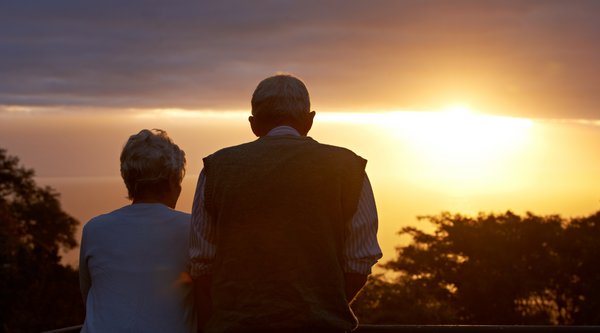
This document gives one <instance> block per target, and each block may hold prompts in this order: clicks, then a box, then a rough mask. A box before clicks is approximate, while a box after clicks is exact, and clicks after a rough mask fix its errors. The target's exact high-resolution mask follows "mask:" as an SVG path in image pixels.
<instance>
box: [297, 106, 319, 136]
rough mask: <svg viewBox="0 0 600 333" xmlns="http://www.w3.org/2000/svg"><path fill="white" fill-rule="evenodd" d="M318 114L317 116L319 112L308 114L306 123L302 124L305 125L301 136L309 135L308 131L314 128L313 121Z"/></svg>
mask: <svg viewBox="0 0 600 333" xmlns="http://www.w3.org/2000/svg"><path fill="white" fill-rule="evenodd" d="M316 114H317V112H315V111H310V113H309V114H308V117H307V118H306V120H304V123H303V124H302V125H303V126H302V132H301V133H300V135H302V136H307V135H308V131H310V129H311V128H312V125H313V120H314V119H315V115H316Z"/></svg>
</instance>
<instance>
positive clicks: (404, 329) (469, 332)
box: [43, 325, 600, 333]
mask: <svg viewBox="0 0 600 333" xmlns="http://www.w3.org/2000/svg"><path fill="white" fill-rule="evenodd" d="M82 327H83V325H79V326H72V327H66V328H61V329H58V330H53V331H47V332H43V333H79V332H80V331H81V328H82ZM353 332H357V333H382V332H388V333H392V332H397V333H500V332H502V333H538V332H539V333H567V332H573V333H582V332H600V326H497V325H485V326H472V325H447V326H442V325H439V326H438V325H360V326H358V328H357V329H356V330H354V331H353Z"/></svg>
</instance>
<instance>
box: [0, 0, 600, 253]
mask: <svg viewBox="0 0 600 333" xmlns="http://www.w3.org/2000/svg"><path fill="white" fill-rule="evenodd" d="M598 59H600V2H598V1H595V0H570V1H553V0H543V1H541V0H540V1H538V0H502V1H496V0H486V1H477V0H472V1H465V0H451V1H448V0H419V1H403V0H395V1H377V0H373V1H310V0H305V1H252V2H250V1H196V2H185V3H184V2H182V3H173V2H167V1H126V2H125V1H112V0H109V1H103V2H81V1H74V0H68V1H65V0H53V1H28V2H22V1H21V2H16V1H12V2H0V148H3V149H7V150H8V154H9V155H15V156H18V157H19V158H20V159H21V162H22V163H23V164H24V165H25V166H26V167H29V168H33V169H35V171H36V175H37V177H36V179H37V182H38V183H39V184H40V185H49V186H52V187H53V188H55V189H56V190H57V191H58V192H60V193H61V202H62V203H63V208H64V209H65V210H66V211H67V212H68V213H70V214H72V215H73V216H74V217H76V218H77V219H78V220H80V221H81V223H82V225H83V224H84V223H85V222H87V221H88V220H89V219H90V218H91V217H93V216H96V215H98V214H102V213H106V212H109V211H111V210H113V209H116V208H119V207H120V206H122V205H125V204H128V201H127V200H126V199H125V195H126V193H125V188H124V186H123V184H122V181H121V180H120V178H119V171H118V156H119V154H120V150H121V148H122V145H123V143H124V142H125V140H126V139H127V137H128V136H129V135H131V134H134V133H137V132H138V131H139V130H141V129H142V128H161V129H164V130H166V131H167V132H168V133H169V135H171V137H172V138H173V139H174V140H175V142H176V143H177V144H179V145H180V146H181V147H182V149H184V150H185V151H186V153H187V158H188V175H187V177H186V179H185V180H184V186H183V193H182V196H181V199H180V201H179V204H178V208H179V209H181V210H183V211H188V212H189V211H190V210H191V201H192V199H193V193H194V187H195V181H196V179H197V175H198V174H199V173H200V170H201V169H202V160H201V159H202V157H204V156H206V155H208V154H210V153H212V152H214V151H215V150H218V149H220V148H223V147H227V146H231V145H235V144H239V143H243V142H248V141H251V140H253V139H254V136H253V135H252V133H251V132H250V129H249V126H248V123H247V117H248V115H249V110H250V98H251V95H252V92H253V90H254V88H255V87H256V85H257V84H258V83H259V82H260V80H262V79H263V78H265V77H267V76H269V75H272V74H275V73H276V72H278V71H281V72H288V73H291V74H294V75H297V76H298V77H300V78H301V79H303V80H304V82H305V83H306V84H307V87H308V89H309V91H310V95H311V101H312V109H313V110H316V112H317V116H316V118H315V125H314V128H313V130H312V131H311V133H310V135H311V136H313V137H314V138H315V139H317V140H318V141H320V142H324V143H329V144H336V145H340V146H344V147H348V148H350V149H352V150H353V151H355V152H357V153H358V154H359V155H361V156H363V157H365V158H367V159H368V160H369V163H368V166H367V173H368V175H369V177H370V179H371V182H372V184H373V188H374V192H375V198H376V202H377V205H378V211H379V217H380V222H379V228H380V229H379V230H380V231H379V239H380V242H381V245H382V248H383V250H384V260H383V261H384V262H385V261H386V260H389V259H392V258H393V257H394V253H395V250H394V247H395V246H397V245H399V244H405V243H406V242H408V240H407V239H406V238H402V237H398V236H397V231H399V230H400V228H401V227H403V226H407V225H416V226H418V227H420V228H430V229H431V226H426V225H423V224H422V222H417V220H416V216H417V215H427V214H436V213H439V212H440V211H443V210H447V211H451V212H459V213H465V214H477V213H478V212H481V211H483V212H497V213H499V212H503V211H506V210H508V209H510V210H513V211H515V212H516V213H520V214H522V213H524V212H526V211H532V212H534V213H537V214H561V215H563V216H565V217H568V216H582V215H586V214H589V213H592V212H595V211H597V210H598V209H600V201H599V200H600V187H599V186H598V184H599V182H600V157H597V156H598V155H600V154H598V153H597V150H598V142H600V141H599V140H600V65H599V64H598ZM419 223H420V224H419ZM77 237H78V235H77ZM66 258H67V259H66V260H67V262H69V263H74V262H76V258H77V253H76V251H75V252H71V253H69V254H68V255H66Z"/></svg>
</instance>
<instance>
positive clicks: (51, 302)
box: [0, 149, 85, 332]
mask: <svg viewBox="0 0 600 333" xmlns="http://www.w3.org/2000/svg"><path fill="white" fill-rule="evenodd" d="M18 164H19V159H18V158H17V157H11V156H8V155H6V150H4V149H0V265H1V266H0V276H1V278H0V322H1V323H2V329H3V330H4V331H10V332H40V331H43V330H50V329H55V328H60V327H66V326H72V325H77V324H81V323H82V322H83V319H84V317H85V312H84V311H85V310H84V307H83V304H82V303H83V302H82V299H81V296H80V294H79V288H78V286H79V278H78V271H77V270H75V269H73V268H72V267H70V266H67V267H64V266H62V265H60V256H59V255H58V252H59V249H61V248H65V249H72V248H75V247H76V246H77V242H76V241H75V239H74V237H73V234H74V232H75V228H76V227H77V225H78V224H79V222H78V221H77V220H75V219H74V218H72V217H71V216H69V215H68V214H66V213H65V212H64V211H62V209H61V206H60V202H59V201H58V197H59V194H58V193H55V191H54V190H53V189H52V188H50V187H46V188H40V187H38V186H36V184H35V181H34V180H33V176H34V171H33V170H31V169H26V168H24V167H19V165H18Z"/></svg>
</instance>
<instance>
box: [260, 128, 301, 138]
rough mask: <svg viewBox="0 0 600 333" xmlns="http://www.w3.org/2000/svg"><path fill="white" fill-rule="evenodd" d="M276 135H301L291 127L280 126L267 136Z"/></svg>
mask: <svg viewBox="0 0 600 333" xmlns="http://www.w3.org/2000/svg"><path fill="white" fill-rule="evenodd" d="M275 135H294V136H300V133H298V131H296V130H295V129H294V128H293V127H290V126H278V127H275V128H274V129H272V130H271V131H270V132H269V133H268V134H267V136H275Z"/></svg>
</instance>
